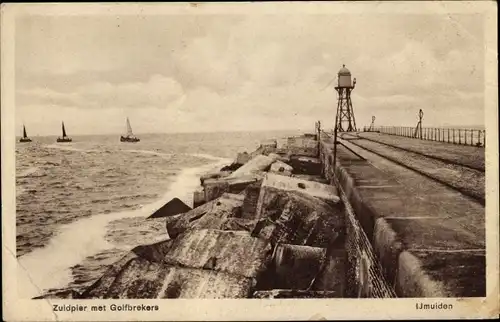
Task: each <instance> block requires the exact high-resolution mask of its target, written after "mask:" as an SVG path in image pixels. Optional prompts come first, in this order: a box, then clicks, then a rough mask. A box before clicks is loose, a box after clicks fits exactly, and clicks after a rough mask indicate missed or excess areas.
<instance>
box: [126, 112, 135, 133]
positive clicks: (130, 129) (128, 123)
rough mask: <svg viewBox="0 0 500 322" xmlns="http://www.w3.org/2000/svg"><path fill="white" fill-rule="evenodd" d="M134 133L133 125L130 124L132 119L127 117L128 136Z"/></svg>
mask: <svg viewBox="0 0 500 322" xmlns="http://www.w3.org/2000/svg"><path fill="white" fill-rule="evenodd" d="M133 135H134V134H133V133H132V127H131V126H130V121H129V120H128V117H127V136H133Z"/></svg>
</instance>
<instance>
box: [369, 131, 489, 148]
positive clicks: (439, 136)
mask: <svg viewBox="0 0 500 322" xmlns="http://www.w3.org/2000/svg"><path fill="white" fill-rule="evenodd" d="M363 132H379V133H384V134H389V135H396V136H404V137H407V138H414V139H420V140H427V141H437V142H446V143H451V144H460V145H471V146H477V147H485V146H486V130H478V129H465V128H444V127H422V128H421V131H415V127H413V126H378V127H368V126H365V127H363Z"/></svg>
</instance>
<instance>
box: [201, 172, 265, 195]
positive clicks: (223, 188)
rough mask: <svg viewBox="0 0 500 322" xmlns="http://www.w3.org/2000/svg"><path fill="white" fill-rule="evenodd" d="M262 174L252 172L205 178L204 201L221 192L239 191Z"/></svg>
mask: <svg viewBox="0 0 500 322" xmlns="http://www.w3.org/2000/svg"><path fill="white" fill-rule="evenodd" d="M261 176H262V174H260V173H253V174H251V175H247V176H239V177H234V178H233V177H226V178H220V179H207V180H205V181H204V182H203V188H204V191H205V201H206V202H208V201H211V200H214V199H216V198H218V197H220V196H222V194H223V193H225V192H229V193H240V192H241V191H243V190H244V189H245V188H246V187H247V186H248V185H249V184H251V183H254V182H257V181H258V180H260V179H261Z"/></svg>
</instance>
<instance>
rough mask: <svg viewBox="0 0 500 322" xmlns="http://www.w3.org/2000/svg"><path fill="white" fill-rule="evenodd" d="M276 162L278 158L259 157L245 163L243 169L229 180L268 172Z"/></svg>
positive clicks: (235, 172)
mask: <svg viewBox="0 0 500 322" xmlns="http://www.w3.org/2000/svg"><path fill="white" fill-rule="evenodd" d="M274 161H276V157H270V156H266V155H262V154H260V155H257V156H255V157H254V158H252V160H250V161H248V162H247V163H245V164H244V165H243V166H241V168H239V169H238V170H236V171H234V172H233V173H232V174H230V175H229V176H228V178H237V177H241V176H249V175H254V174H256V173H259V172H261V171H267V170H268V169H269V167H271V164H273V162H274Z"/></svg>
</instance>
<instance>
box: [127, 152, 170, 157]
mask: <svg viewBox="0 0 500 322" xmlns="http://www.w3.org/2000/svg"><path fill="white" fill-rule="evenodd" d="M121 151H123V152H131V153H141V154H150V155H157V156H162V157H172V156H173V154H172V153H162V152H157V151H151V150H121Z"/></svg>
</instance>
